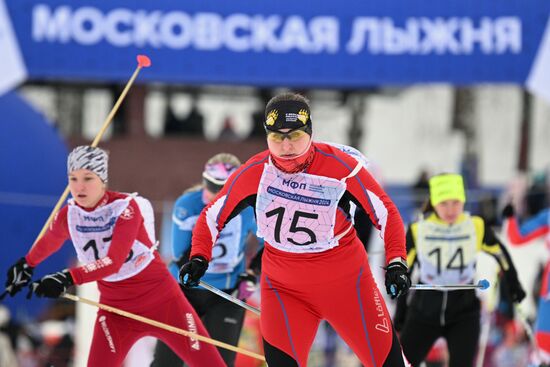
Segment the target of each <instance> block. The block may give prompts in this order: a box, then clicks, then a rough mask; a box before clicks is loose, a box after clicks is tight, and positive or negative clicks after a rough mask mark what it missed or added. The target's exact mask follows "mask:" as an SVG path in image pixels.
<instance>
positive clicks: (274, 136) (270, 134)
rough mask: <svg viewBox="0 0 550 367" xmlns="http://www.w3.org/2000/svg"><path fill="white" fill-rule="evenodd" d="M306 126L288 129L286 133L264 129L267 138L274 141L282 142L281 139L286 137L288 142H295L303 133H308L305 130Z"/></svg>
mask: <svg viewBox="0 0 550 367" xmlns="http://www.w3.org/2000/svg"><path fill="white" fill-rule="evenodd" d="M306 129H307V126H304V127H300V128H298V129H294V130H291V131H288V132H286V133H281V132H278V131H271V130H266V132H267V138H268V139H269V140H271V141H273V142H275V143H282V142H283V140H285V139H288V140H289V141H290V142H295V141H298V140H300V139H301V138H303V137H304V136H305V135H308V133H307V132H306Z"/></svg>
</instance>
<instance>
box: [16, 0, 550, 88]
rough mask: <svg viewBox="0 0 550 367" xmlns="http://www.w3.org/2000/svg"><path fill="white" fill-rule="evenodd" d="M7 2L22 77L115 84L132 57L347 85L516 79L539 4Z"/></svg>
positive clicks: (265, 81)
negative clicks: (23, 66) (22, 64)
mask: <svg viewBox="0 0 550 367" xmlns="http://www.w3.org/2000/svg"><path fill="white" fill-rule="evenodd" d="M7 9H8V13H9V17H10V19H11V22H12V25H13V29H14V31H15V34H16V37H17V41H18V44H19V46H20V49H21V53H22V55H23V58H24V61H25V64H26V68H27V72H28V75H29V77H30V78H32V79H52V78H54V79H62V80H75V79H77V80H102V81H105V80H106V81H123V80H126V79H127V78H128V74H129V70H132V69H133V67H134V66H135V56H136V55H137V54H139V53H143V54H146V55H148V56H149V57H150V58H151V60H152V61H153V67H152V68H151V69H150V70H148V71H147V73H143V75H142V76H140V79H141V80H148V81H161V82H170V83H173V82H178V83H219V84H247V85H257V86H261V85H265V86H277V85H283V86H295V87H338V88H341V87H342V88H355V87H366V86H374V85H382V84H410V83H424V82H450V83H456V84H468V83H479V82H511V83H518V84H525V83H526V81H527V79H528V78H529V77H530V73H531V69H532V67H533V65H534V63H535V59H536V57H537V54H539V53H540V52H539V46H540V45H541V44H543V42H542V41H543V36H544V34H545V30H546V27H547V22H548V16H549V13H550V2H548V1H538V0H537V1H536V0H526V1H518V0H500V1H498V2H494V1H492V0H478V1H464V0H447V1H440V0H393V1H386V2H367V1H359V0H341V1H321V0H318V1H315V2H314V1H289V0H278V1H276V2H275V1H270V2H265V1H261V2H252V1H244V0H233V1H218V0H211V1H204V0H203V1H196V0H188V1H184V2H182V1H168V0H157V1H125V0H118V1H109V2H106V1H87V2H83V1H68V0H64V1H61V0H48V1H9V2H7ZM543 69H544V68H543ZM542 72H543V74H544V72H545V70H542Z"/></svg>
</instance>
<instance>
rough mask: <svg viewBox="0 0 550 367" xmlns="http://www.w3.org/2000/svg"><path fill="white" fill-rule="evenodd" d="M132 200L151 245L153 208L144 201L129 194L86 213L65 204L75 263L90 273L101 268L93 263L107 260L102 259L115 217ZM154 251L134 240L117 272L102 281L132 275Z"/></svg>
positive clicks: (143, 267) (73, 205)
mask: <svg viewBox="0 0 550 367" xmlns="http://www.w3.org/2000/svg"><path fill="white" fill-rule="evenodd" d="M132 199H135V200H136V203H137V204H138V206H139V208H140V211H141V214H142V216H143V219H144V223H145V228H146V231H147V234H148V235H149V236H150V238H151V240H152V241H151V242H153V243H154V239H155V235H154V225H153V223H154V219H152V218H153V209H152V207H151V204H150V203H149V201H147V200H146V199H145V198H142V197H133V196H131V195H129V196H128V197H126V198H124V199H118V200H115V201H113V202H112V203H109V204H106V205H104V206H101V207H99V208H97V209H96V210H94V211H92V212H87V211H85V210H84V209H82V208H80V207H78V206H77V205H75V204H74V202H73V201H72V200H70V201H69V208H68V212H67V221H68V227H69V232H70V235H71V239H72V242H73V245H74V248H75V250H76V253H77V256H78V260H79V261H80V262H81V263H83V264H85V266H87V267H88V268H89V270H90V271H94V270H96V269H97V267H98V266H102V265H103V264H102V263H101V262H97V260H100V259H104V260H103V261H104V262H108V261H109V260H110V259H108V258H106V256H107V253H108V251H109V247H110V246H111V238H112V237H113V230H114V226H115V223H116V221H117V220H118V218H119V216H120V215H122V214H123V213H124V211H125V210H126V209H127V208H128V205H129V204H130V200H132ZM154 250H155V247H154V246H153V247H152V248H149V247H147V246H146V245H145V244H143V243H141V242H140V241H138V240H135V241H134V243H133V245H132V248H131V250H130V253H129V254H128V258H127V259H126V261H125V262H124V264H123V265H122V267H121V268H120V270H119V271H118V272H117V273H115V274H112V275H110V276H108V277H106V278H103V280H105V281H108V282H116V281H119V280H124V279H128V278H130V277H132V276H134V275H136V274H137V273H139V272H140V271H142V270H143V269H145V268H146V267H147V265H149V263H150V262H151V261H152V260H153V258H154V255H153V251H154ZM107 265H109V264H108V263H105V264H104V265H103V266H107Z"/></svg>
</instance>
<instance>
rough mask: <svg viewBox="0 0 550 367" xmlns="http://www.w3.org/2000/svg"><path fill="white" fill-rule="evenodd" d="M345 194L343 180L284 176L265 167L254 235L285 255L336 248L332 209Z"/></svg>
mask: <svg viewBox="0 0 550 367" xmlns="http://www.w3.org/2000/svg"><path fill="white" fill-rule="evenodd" d="M346 178H347V177H346ZM345 191H346V183H345V179H344V180H342V181H340V180H337V179H334V178H330V177H324V176H316V175H312V174H308V173H296V174H286V173H284V172H282V171H279V170H278V169H277V168H276V167H275V166H273V165H272V164H266V165H265V166H264V171H263V174H262V178H261V180H260V185H259V187H258V196H257V199H256V215H257V221H258V232H257V234H258V236H259V237H263V238H264V239H265V240H266V241H267V242H268V243H269V244H270V245H271V246H273V247H275V248H277V249H279V250H282V251H287V252H299V253H304V252H323V251H326V250H329V249H331V248H333V247H335V246H338V240H339V238H340V237H335V236H334V225H335V223H336V209H337V207H338V201H339V200H340V198H341V197H342V195H343V194H344V192H345Z"/></svg>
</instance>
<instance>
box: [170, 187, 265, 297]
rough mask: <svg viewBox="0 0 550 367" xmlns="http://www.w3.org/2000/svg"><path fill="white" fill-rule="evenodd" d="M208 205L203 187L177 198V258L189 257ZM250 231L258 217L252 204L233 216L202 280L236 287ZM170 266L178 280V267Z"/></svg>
mask: <svg viewBox="0 0 550 367" xmlns="http://www.w3.org/2000/svg"><path fill="white" fill-rule="evenodd" d="M205 206H206V204H205V203H204V202H203V199H202V190H201V189H199V190H196V191H190V192H187V193H185V194H183V195H182V196H180V197H179V198H178V199H177V200H176V203H175V204H174V209H173V211H172V252H173V257H174V260H178V259H180V258H181V257H182V256H184V258H187V257H188V256H189V250H190V248H191V235H192V231H193V228H194V227H195V223H196V222H197V219H198V217H199V214H200V213H201V211H202V209H203V208H204V207H205ZM249 234H252V235H256V219H255V217H254V209H253V208H252V207H248V208H246V209H245V210H243V211H242V212H241V213H240V214H239V215H237V216H236V217H235V218H233V219H231V220H230V221H229V222H228V223H227V225H226V226H225V228H224V229H223V231H222V232H221V233H220V236H219V238H218V240H217V241H216V244H215V246H214V248H213V250H212V260H211V261H210V264H209V267H208V270H207V272H206V274H205V275H204V277H203V278H202V280H204V281H205V282H206V283H209V284H210V285H212V286H214V287H216V288H218V289H231V288H234V287H235V286H236V284H237V278H238V276H239V274H241V273H242V272H244V270H245V266H246V264H245V260H246V258H245V249H246V239H247V237H248V235H249ZM258 242H259V245H260V247H259V249H261V248H262V247H263V240H262V239H261V238H258ZM180 263H181V262H180ZM169 268H170V272H171V273H172V275H173V276H174V277H175V278H176V279H178V275H179V266H178V265H177V264H176V263H175V262H172V263H171V264H170V266H169Z"/></svg>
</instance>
